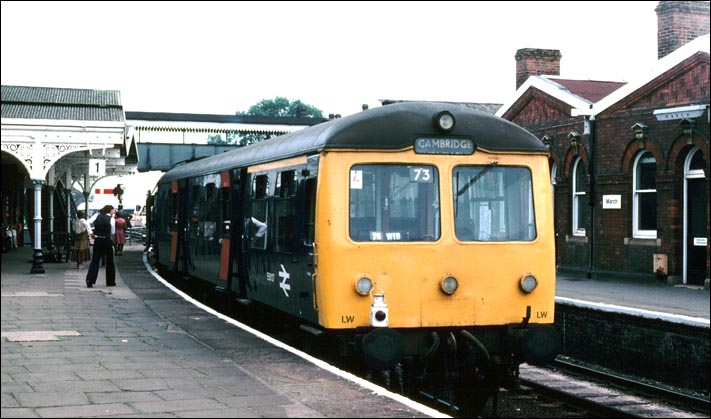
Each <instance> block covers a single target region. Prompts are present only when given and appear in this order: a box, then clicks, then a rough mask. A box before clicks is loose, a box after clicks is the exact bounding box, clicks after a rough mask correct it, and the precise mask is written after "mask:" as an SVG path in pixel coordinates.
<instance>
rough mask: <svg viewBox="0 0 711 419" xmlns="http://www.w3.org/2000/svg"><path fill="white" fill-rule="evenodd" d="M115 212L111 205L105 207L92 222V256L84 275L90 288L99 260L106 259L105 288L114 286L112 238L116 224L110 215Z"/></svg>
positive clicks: (114, 272) (93, 282) (97, 271)
mask: <svg viewBox="0 0 711 419" xmlns="http://www.w3.org/2000/svg"><path fill="white" fill-rule="evenodd" d="M115 212H116V210H115V209H114V207H113V205H105V206H104V207H103V208H101V210H100V211H99V215H98V216H97V217H96V220H94V234H93V237H94V255H93V256H92V258H91V265H90V266H89V272H87V273H86V286H87V288H91V287H93V286H94V284H95V283H96V277H97V276H98V275H99V264H100V263H101V258H102V257H106V286H107V287H113V286H115V285H116V268H115V267H114V252H113V250H114V249H113V244H114V242H113V236H114V234H116V224H115V221H114V218H113V217H112V215H113V214H114V213H115Z"/></svg>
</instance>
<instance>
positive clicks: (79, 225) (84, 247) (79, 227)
mask: <svg viewBox="0 0 711 419" xmlns="http://www.w3.org/2000/svg"><path fill="white" fill-rule="evenodd" d="M72 224H73V226H72V229H73V230H74V246H72V258H71V259H72V260H73V261H74V262H76V263H77V269H84V268H85V266H84V261H86V260H91V252H90V250H89V235H90V234H91V225H90V224H89V222H88V221H87V220H86V214H85V213H84V211H77V218H76V219H75V220H74V222H73V223H72Z"/></svg>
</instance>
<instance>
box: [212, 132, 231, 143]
mask: <svg viewBox="0 0 711 419" xmlns="http://www.w3.org/2000/svg"><path fill="white" fill-rule="evenodd" d="M207 143H208V144H215V145H223V144H229V142H228V141H225V140H223V139H222V135H220V134H208V135H207Z"/></svg>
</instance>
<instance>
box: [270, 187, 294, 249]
mask: <svg viewBox="0 0 711 419" xmlns="http://www.w3.org/2000/svg"><path fill="white" fill-rule="evenodd" d="M295 217H296V205H295V200H294V199H293V198H277V199H275V200H274V250H276V251H278V252H293V251H294V248H295V245H296V230H294V219H295Z"/></svg>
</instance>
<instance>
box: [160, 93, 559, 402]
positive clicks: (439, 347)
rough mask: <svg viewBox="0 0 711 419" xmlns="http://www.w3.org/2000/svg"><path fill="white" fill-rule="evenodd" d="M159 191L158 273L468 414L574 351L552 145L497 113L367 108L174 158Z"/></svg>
mask: <svg viewBox="0 0 711 419" xmlns="http://www.w3.org/2000/svg"><path fill="white" fill-rule="evenodd" d="M149 201H150V202H149V204H150V209H149V213H150V214H151V215H150V223H149V231H150V249H151V252H152V254H151V258H152V260H153V261H154V263H155V264H156V265H157V266H158V267H159V268H160V269H161V271H163V272H167V273H170V274H175V275H179V276H181V277H184V278H190V279H191V280H194V281H198V282H200V283H204V284H207V285H208V286H209V287H214V289H216V290H219V291H221V292H222V293H224V294H226V295H229V296H230V298H229V301H233V302H235V304H237V303H236V301H239V302H240V303H244V302H248V303H250V305H249V306H250V307H259V306H261V307H268V308H271V309H273V310H275V311H276V312H278V313H280V314H281V315H283V316H284V317H285V318H288V319H291V320H293V323H294V324H298V327H299V328H300V329H301V330H302V331H305V332H306V333H310V334H312V335H313V336H315V337H320V338H327V339H330V340H331V341H332V342H335V343H336V345H334V346H333V348H338V353H339V355H340V356H343V357H349V358H351V359H356V360H358V362H361V363H362V365H363V368H364V369H366V370H368V371H371V372H376V371H379V372H382V373H384V374H389V375H388V376H389V377H393V374H395V375H394V377H396V378H397V382H398V383H401V384H402V383H405V384H411V385H417V384H418V383H419V384H421V385H425V383H428V382H430V380H434V379H435V378H436V379H438V380H445V381H447V382H449V387H448V388H451V389H453V390H452V391H451V392H449V393H450V394H451V397H452V399H453V400H454V401H456V402H457V403H458V406H465V407H466V408H467V409H469V410H468V411H470V412H476V411H477V410H480V409H481V408H483V404H484V403H485V401H486V400H487V399H489V398H490V396H491V395H492V394H494V393H495V391H496V390H497V389H498V388H499V387H500V386H502V385H504V386H505V385H507V384H509V383H515V381H516V377H517V374H518V366H519V365H520V364H521V363H523V362H528V363H531V364H544V363H547V362H549V361H551V360H552V359H553V358H555V356H556V354H557V352H558V351H559V348H560V338H559V335H558V332H557V331H556V328H555V325H554V294H555V278H556V275H555V256H554V255H555V244H554V229H553V209H552V195H551V183H550V169H549V155H548V149H547V148H546V146H545V145H544V144H543V143H542V142H541V141H540V140H539V139H538V138H536V137H535V136H533V135H532V134H531V133H529V132H528V131H526V130H524V129H523V128H521V127H519V126H517V125H515V124H513V123H511V122H508V121H506V120H504V119H501V118H499V117H496V116H493V115H491V114H487V113H484V112H480V111H477V110H474V109H472V108H470V107H468V106H465V105H462V104H452V103H438V102H401V103H394V104H389V105H385V106H382V107H378V108H372V109H367V110H364V111H362V112H359V113H357V114H353V115H350V116H347V117H343V118H337V119H331V120H328V121H326V122H323V123H320V124H318V125H314V126H312V127H309V128H305V129H302V130H300V131H297V132H293V133H289V134H285V135H281V136H278V137H274V138H272V139H269V140H265V141H262V142H259V143H256V144H252V145H249V146H245V147H242V148H239V149H236V150H232V151H229V152H225V153H222V154H219V155H215V156H211V157H207V158H202V159H200V160H196V161H192V162H189V163H185V164H182V165H180V166H177V167H174V168H173V169H171V170H170V171H168V172H166V173H165V174H164V175H163V176H162V178H161V179H160V180H159V181H158V183H157V186H156V189H155V191H154V194H153V195H152V196H151V197H150V200H149ZM407 387H408V388H409V386H407Z"/></svg>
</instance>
